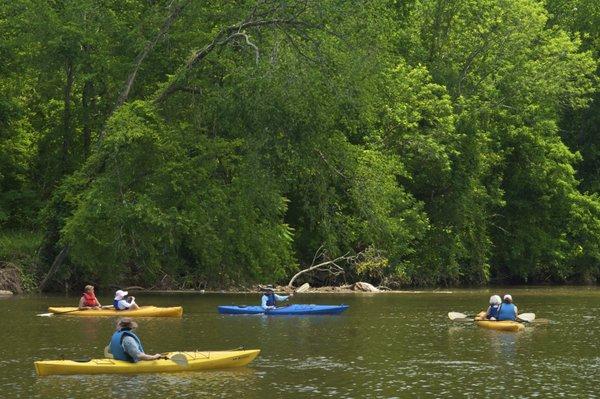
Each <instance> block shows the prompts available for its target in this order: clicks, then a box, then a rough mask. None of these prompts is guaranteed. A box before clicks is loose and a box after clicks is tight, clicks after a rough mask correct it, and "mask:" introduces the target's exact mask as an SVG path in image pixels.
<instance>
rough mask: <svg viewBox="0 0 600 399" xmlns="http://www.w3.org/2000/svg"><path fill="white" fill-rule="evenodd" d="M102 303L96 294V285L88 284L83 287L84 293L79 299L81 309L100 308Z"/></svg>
mask: <svg viewBox="0 0 600 399" xmlns="http://www.w3.org/2000/svg"><path fill="white" fill-rule="evenodd" d="M101 307H102V305H100V302H99V301H98V299H97V298H96V295H95V294H94V286H93V285H86V286H85V288H84V289H83V295H81V299H79V310H88V309H100V308H101Z"/></svg>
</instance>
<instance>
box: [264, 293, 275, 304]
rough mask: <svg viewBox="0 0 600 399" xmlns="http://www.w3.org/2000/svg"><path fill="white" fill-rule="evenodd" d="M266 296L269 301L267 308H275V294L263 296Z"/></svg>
mask: <svg viewBox="0 0 600 399" xmlns="http://www.w3.org/2000/svg"><path fill="white" fill-rule="evenodd" d="M263 295H265V296H266V297H267V298H268V299H267V306H275V302H276V300H275V293H270V294H263Z"/></svg>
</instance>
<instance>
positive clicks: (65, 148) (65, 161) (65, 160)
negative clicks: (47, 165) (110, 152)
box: [61, 59, 75, 173]
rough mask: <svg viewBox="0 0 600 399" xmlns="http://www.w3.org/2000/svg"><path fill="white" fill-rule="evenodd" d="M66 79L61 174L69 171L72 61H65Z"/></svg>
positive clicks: (73, 74)
mask: <svg viewBox="0 0 600 399" xmlns="http://www.w3.org/2000/svg"><path fill="white" fill-rule="evenodd" d="M65 67H66V71H65V72H66V77H67V81H66V83H65V88H64V101H65V108H64V112H63V140H62V151H61V160H62V172H63V173H67V172H68V171H69V166H68V165H69V150H70V149H71V145H72V134H71V92H72V90H73V81H74V76H75V73H74V68H73V61H72V60H71V59H67V61H66V64H65Z"/></svg>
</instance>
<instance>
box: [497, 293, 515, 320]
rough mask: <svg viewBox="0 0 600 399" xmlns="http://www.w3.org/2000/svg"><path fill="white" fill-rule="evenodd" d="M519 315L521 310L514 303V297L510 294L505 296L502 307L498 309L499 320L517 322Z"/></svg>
mask: <svg viewBox="0 0 600 399" xmlns="http://www.w3.org/2000/svg"><path fill="white" fill-rule="evenodd" d="M518 314H519V310H518V309H517V307H516V306H515V305H514V304H513V303H512V296H510V295H509V294H506V295H504V298H503V301H502V305H500V308H499V309H498V317H497V319H498V320H500V321H502V320H517V315H518Z"/></svg>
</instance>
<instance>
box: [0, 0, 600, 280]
mask: <svg viewBox="0 0 600 399" xmlns="http://www.w3.org/2000/svg"><path fill="white" fill-rule="evenodd" d="M599 26H600V6H598V5H597V2H594V1H591V0H549V1H548V2H547V3H543V2H541V1H537V0H508V1H507V0H502V1H500V0H430V1H425V0H411V1H393V0H387V1H386V0H374V1H360V0H352V1H335V0H323V1H314V2H313V1H300V0H296V1H295V0H287V1H284V0H267V1H238V2H233V3H232V2H208V3H205V4H200V3H199V2H193V1H188V0H179V1H177V0H175V1H173V0H169V1H166V0H156V1H144V0H131V1H125V2H124V1H116V0H102V1H92V0H78V1H72V0H61V1H51V2H48V1H41V0H15V1H12V2H5V3H3V4H2V5H0V34H2V37H3V38H5V40H3V41H2V43H0V58H1V59H2V63H0V188H1V192H0V227H1V228H2V229H15V228H31V227H33V226H37V228H38V229H39V231H40V234H43V236H44V240H43V244H42V246H41V248H40V249H41V250H40V252H39V253H40V259H39V270H38V273H39V276H40V277H41V276H43V275H45V274H47V273H48V272H49V271H50V274H51V275H52V281H53V282H54V283H53V284H54V286H55V287H57V286H59V285H60V284H62V283H65V282H68V283H70V284H73V283H74V284H80V283H83V282H88V281H92V282H95V283H99V284H105V285H110V284H127V285H133V284H141V285H145V286H159V285H163V286H167V285H169V286H177V287H199V286H207V285H208V286H228V285H245V284H249V283H252V282H255V281H285V279H286V278H289V277H290V276H291V275H292V274H293V272H294V271H297V270H298V269H299V268H302V267H304V266H305V265H310V263H311V262H312V261H313V255H314V254H315V252H316V251H317V250H318V249H319V248H325V249H326V253H327V256H329V257H330V258H333V257H337V256H340V255H344V254H354V253H359V252H362V253H363V256H361V257H360V258H359V261H358V262H352V263H348V264H345V265H344V267H345V268H346V274H345V276H346V277H345V278H347V279H351V278H362V279H368V280H370V281H372V282H374V283H382V284H385V285H388V286H399V285H448V284H451V285H454V284H485V283H487V282H490V281H507V282H515V283H518V282H546V281H551V282H564V281H586V282H593V281H597V280H598V278H599V277H600V197H598V187H600V175H599V170H600V169H599V167H598V165H599V162H600V161H599V156H600V152H599V150H598V148H600V142H598V134H596V133H597V130H598V123H597V122H598V110H599V108H598V107H599V106H598V101H600V93H599V91H598V90H597V89H598V84H599V80H598V71H599V69H598V68H599V66H598V63H597V60H598V57H599V55H600V51H599V50H600V36H599V33H600V32H599V30H598V29H599V28H598V27H599ZM228 27H229V28H228ZM62 249H68V250H69V252H68V256H67V257H66V259H65V260H64V264H60V263H61V262H56V263H55V266H56V268H55V269H51V265H52V264H53V262H54V260H55V258H56V256H57V255H58V254H59V252H61V250H62ZM316 277H318V278H322V277H326V276H324V275H321V276H319V275H317V276H316ZM321 281H322V280H321Z"/></svg>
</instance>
